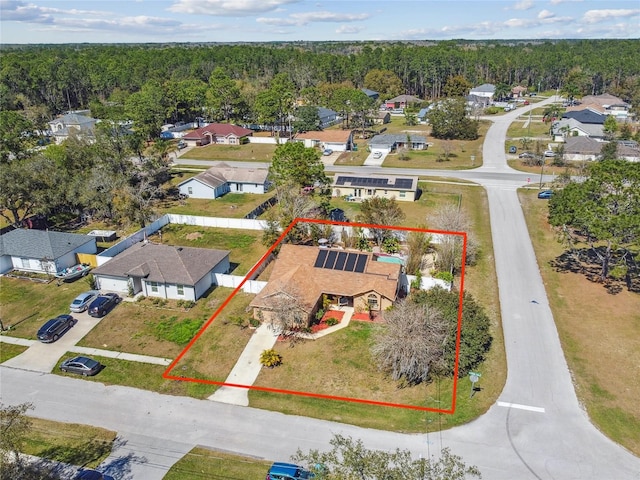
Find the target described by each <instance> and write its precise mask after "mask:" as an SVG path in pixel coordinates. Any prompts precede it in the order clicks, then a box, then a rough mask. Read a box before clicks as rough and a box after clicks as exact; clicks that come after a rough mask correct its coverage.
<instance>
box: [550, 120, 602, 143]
mask: <svg viewBox="0 0 640 480" xmlns="http://www.w3.org/2000/svg"><path fill="white" fill-rule="evenodd" d="M551 136H552V137H553V141H554V142H563V141H564V140H565V139H566V138H567V137H591V138H604V125H599V124H596V123H581V122H579V121H577V120H575V119H573V118H566V119H562V120H559V121H557V122H554V123H553V125H551Z"/></svg>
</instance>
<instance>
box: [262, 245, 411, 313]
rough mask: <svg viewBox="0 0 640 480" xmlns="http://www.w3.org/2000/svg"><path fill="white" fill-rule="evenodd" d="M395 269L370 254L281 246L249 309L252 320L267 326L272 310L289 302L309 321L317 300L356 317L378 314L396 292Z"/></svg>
mask: <svg viewBox="0 0 640 480" xmlns="http://www.w3.org/2000/svg"><path fill="white" fill-rule="evenodd" d="M400 269H401V266H400V265H399V264H397V263H385V262H378V261H376V260H375V257H374V256H373V254H371V253H368V252H361V251H348V250H342V249H333V248H318V247H313V246H306V245H290V244H285V245H282V248H281V249H280V253H279V254H278V258H277V259H276V260H275V264H274V266H273V271H272V272H271V275H270V277H269V282H268V283H267V285H266V286H265V287H264V288H263V289H262V291H261V292H260V293H259V294H258V295H256V297H255V298H254V299H253V301H252V302H251V303H250V306H251V307H252V308H253V315H254V317H255V318H261V319H262V320H263V321H270V320H271V316H272V315H273V310H274V309H275V308H277V307H276V305H279V304H280V305H281V304H282V302H283V301H284V302H291V304H293V303H294V302H295V304H296V305H297V306H298V307H299V308H301V309H302V310H303V312H304V315H306V316H307V319H308V321H310V320H311V319H312V318H313V316H314V314H315V313H316V312H317V310H318V309H319V308H320V307H321V306H322V300H323V296H324V295H327V296H328V297H329V299H331V301H332V302H333V303H337V304H340V305H346V306H351V307H354V308H355V309H356V310H362V311H368V310H371V311H383V310H385V309H386V308H388V307H390V306H391V305H393V303H394V302H395V300H396V298H397V296H398V290H399V280H400Z"/></svg>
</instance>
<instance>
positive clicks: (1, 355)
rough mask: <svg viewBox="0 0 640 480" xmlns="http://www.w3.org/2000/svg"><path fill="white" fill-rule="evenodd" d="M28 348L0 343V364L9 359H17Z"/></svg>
mask: <svg viewBox="0 0 640 480" xmlns="http://www.w3.org/2000/svg"><path fill="white" fill-rule="evenodd" d="M27 348H28V347H23V346H22V345H13V344H11V343H5V342H0V363H4V362H6V361H7V360H9V359H10V358H13V357H17V356H18V355H20V354H21V353H22V352H24V351H25V350H26V349H27Z"/></svg>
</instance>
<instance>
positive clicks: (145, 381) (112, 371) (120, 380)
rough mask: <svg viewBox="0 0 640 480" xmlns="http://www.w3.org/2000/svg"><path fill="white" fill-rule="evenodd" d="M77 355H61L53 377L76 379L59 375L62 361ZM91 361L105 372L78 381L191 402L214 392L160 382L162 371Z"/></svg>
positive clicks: (141, 365) (105, 360) (132, 364)
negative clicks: (190, 400) (126, 388)
mask: <svg viewBox="0 0 640 480" xmlns="http://www.w3.org/2000/svg"><path fill="white" fill-rule="evenodd" d="M75 355H77V354H75V353H72V352H67V353H65V354H64V355H63V356H62V357H61V358H60V360H59V361H58V364H57V365H56V367H55V368H54V369H53V373H55V374H57V375H62V376H69V377H72V378H78V375H75V374H73V373H63V372H62V371H60V368H59V367H60V364H61V363H62V361H63V360H65V359H67V358H69V357H73V356H75ZM91 358H93V359H95V360H97V361H99V362H100V363H101V364H103V365H105V368H104V369H103V370H102V371H101V372H100V373H98V374H97V375H95V376H93V377H82V378H83V379H84V380H87V381H92V382H98V383H104V384H105V385H123V386H125V387H133V388H141V389H144V390H151V391H153V392H158V393H162V394H166V395H180V396H191V397H194V398H201V399H202V398H206V397H208V396H209V395H211V394H212V393H213V392H214V391H215V387H212V386H211V385H205V384H201V383H194V382H182V381H178V380H166V379H164V378H162V374H163V372H164V371H165V370H166V367H164V366H163V365H152V364H148V363H139V362H131V361H128V360H120V359H116V358H108V357H102V356H100V355H91Z"/></svg>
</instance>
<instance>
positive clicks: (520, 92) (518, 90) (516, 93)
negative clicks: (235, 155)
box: [494, 85, 527, 98]
mask: <svg viewBox="0 0 640 480" xmlns="http://www.w3.org/2000/svg"><path fill="white" fill-rule="evenodd" d="M494 91H495V90H494ZM526 93H527V87H523V86H522V85H516V86H515V87H513V88H512V89H511V97H513V98H520V97H524V96H525V95H526Z"/></svg>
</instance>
